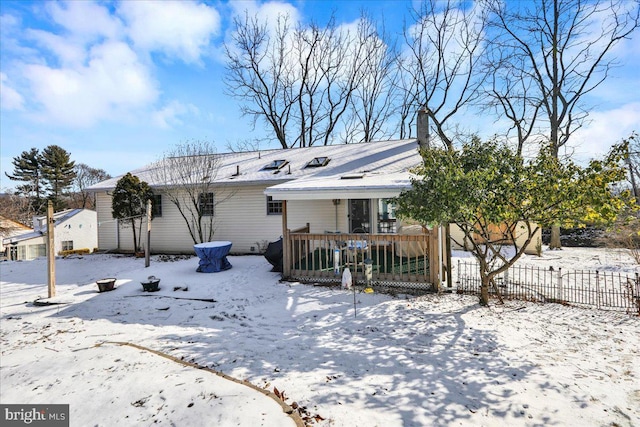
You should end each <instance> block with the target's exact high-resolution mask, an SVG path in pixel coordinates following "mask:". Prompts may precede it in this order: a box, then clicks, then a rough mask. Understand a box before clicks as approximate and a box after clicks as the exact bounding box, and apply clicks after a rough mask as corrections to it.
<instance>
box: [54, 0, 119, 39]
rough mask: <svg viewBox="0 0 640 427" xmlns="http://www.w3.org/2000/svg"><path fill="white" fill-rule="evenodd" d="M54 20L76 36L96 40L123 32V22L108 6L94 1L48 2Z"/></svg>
mask: <svg viewBox="0 0 640 427" xmlns="http://www.w3.org/2000/svg"><path fill="white" fill-rule="evenodd" d="M47 6H48V10H49V12H50V13H51V16H52V18H53V19H54V21H55V22H56V23H58V24H60V25H62V26H63V27H64V28H66V29H67V30H68V32H69V34H71V35H73V36H74V37H81V38H83V39H85V40H95V39H100V38H103V37H107V38H112V39H113V38H117V37H118V35H119V34H121V33H122V23H121V22H120V20H119V19H118V18H117V17H115V16H113V15H111V13H110V12H109V10H108V9H107V8H106V7H103V6H101V5H100V4H98V3H96V2H92V1H67V2H50V3H47Z"/></svg>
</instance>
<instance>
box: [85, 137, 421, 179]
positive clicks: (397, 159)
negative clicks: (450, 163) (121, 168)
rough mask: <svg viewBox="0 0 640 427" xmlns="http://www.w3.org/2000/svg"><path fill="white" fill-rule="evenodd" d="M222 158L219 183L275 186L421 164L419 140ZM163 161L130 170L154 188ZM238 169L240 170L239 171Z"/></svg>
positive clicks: (401, 169)
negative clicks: (275, 165)
mask: <svg viewBox="0 0 640 427" xmlns="http://www.w3.org/2000/svg"><path fill="white" fill-rule="evenodd" d="M214 156H215V158H216V159H217V160H218V161H219V166H218V170H217V176H216V179H215V182H216V183H218V184H251V183H258V182H261V183H262V182H265V181H271V182H272V183H273V184H274V185H275V184H279V183H283V182H287V181H293V180H297V179H300V178H305V177H310V176H314V177H328V176H336V175H345V174H352V173H365V174H371V175H369V176H371V177H373V176H378V177H380V178H381V177H382V176H383V174H388V173H397V172H406V171H408V170H409V169H410V168H411V167H413V166H416V165H418V164H419V163H420V160H421V159H420V154H419V152H418V143H417V140H416V139H405V140H393V141H378V142H365V143H360V144H340V145H325V146H318V147H316V146H314V147H306V148H289V149H274V150H266V151H250V152H239V153H223V154H216V155H214ZM321 157H327V158H328V159H329V161H328V162H327V163H326V165H325V166H320V167H307V165H308V164H309V162H311V161H313V159H315V158H321ZM277 160H285V161H286V162H287V163H286V164H284V166H282V167H281V168H279V169H275V170H274V169H265V166H268V165H270V164H272V163H273V162H274V161H277ZM159 165H160V162H156V163H152V164H150V165H147V166H145V167H143V168H140V169H136V170H133V171H131V174H132V175H135V176H137V177H138V178H140V180H142V181H146V182H147V183H148V184H149V185H150V186H152V187H162V186H165V185H167V184H168V183H166V182H158V181H157V178H156V177H155V176H154V175H155V174H154V173H153V171H154V169H155V168H157V167H159ZM238 172H239V173H238ZM121 177H122V175H121V176H118V177H115V178H111V179H109V180H106V181H103V182H100V183H98V184H95V185H93V186H91V187H90V188H89V190H90V191H105V190H111V189H113V188H115V186H116V183H117V182H118V180H119V179H120V178H121Z"/></svg>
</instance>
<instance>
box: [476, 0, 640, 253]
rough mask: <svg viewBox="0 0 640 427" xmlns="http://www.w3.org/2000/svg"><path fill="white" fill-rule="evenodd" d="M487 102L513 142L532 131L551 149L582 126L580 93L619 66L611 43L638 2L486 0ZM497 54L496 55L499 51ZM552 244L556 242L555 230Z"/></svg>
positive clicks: (633, 20)
mask: <svg viewBox="0 0 640 427" xmlns="http://www.w3.org/2000/svg"><path fill="white" fill-rule="evenodd" d="M487 5H488V9H489V10H490V12H491V19H490V25H489V31H490V32H491V35H492V47H493V49H492V51H493V55H492V57H491V61H490V63H489V64H490V68H491V74H492V78H491V83H492V84H491V87H490V90H489V91H488V93H489V94H490V95H491V98H492V103H493V105H494V106H498V110H499V111H500V112H504V116H505V117H506V118H507V119H509V120H510V121H511V123H512V129H515V130H516V131H517V139H518V146H519V147H520V149H522V147H523V145H524V144H525V143H526V142H527V141H528V140H530V139H531V137H533V136H542V137H543V138H538V140H537V141H536V142H543V143H548V144H549V145H550V146H551V150H552V154H553V155H554V156H556V157H558V154H559V150H560V148H561V147H563V146H565V145H566V144H567V142H568V141H569V139H570V137H571V135H572V134H573V133H574V132H575V131H576V130H577V129H579V128H580V127H582V126H583V125H584V123H585V120H586V119H587V116H588V113H589V105H588V104H587V102H586V100H585V96H586V95H587V94H589V93H590V92H592V91H593V90H594V89H596V88H597V87H598V86H600V85H601V84H602V83H603V82H604V81H605V80H606V79H607V77H608V76H609V74H610V72H611V70H612V69H613V67H614V66H615V65H616V60H615V57H614V56H613V52H612V51H613V48H614V47H615V46H616V45H617V44H618V43H619V42H620V41H622V40H624V39H627V38H629V37H630V36H631V34H632V33H633V31H634V30H635V29H636V28H637V27H638V24H639V18H640V7H639V5H638V2H629V1H625V0H605V1H585V0H537V1H535V2H523V3H518V4H517V6H516V5H514V4H507V3H506V2H501V1H498V0H489V1H488V2H487ZM496 52H499V53H496ZM550 247H552V248H559V247H560V234H559V228H558V227H554V228H553V229H552V237H551V243H550Z"/></svg>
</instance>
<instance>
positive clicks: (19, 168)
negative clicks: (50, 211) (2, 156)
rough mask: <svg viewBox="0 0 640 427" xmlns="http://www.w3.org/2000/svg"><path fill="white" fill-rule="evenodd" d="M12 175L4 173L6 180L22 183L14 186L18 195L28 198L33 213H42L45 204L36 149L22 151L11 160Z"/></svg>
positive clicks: (38, 156)
mask: <svg viewBox="0 0 640 427" xmlns="http://www.w3.org/2000/svg"><path fill="white" fill-rule="evenodd" d="M12 163H13V175H9V174H8V173H6V172H5V175H6V176H7V178H9V179H10V180H12V181H22V182H24V184H22V185H18V186H16V191H17V193H18V194H24V195H25V196H27V197H28V198H29V202H30V203H29V204H30V205H31V209H30V210H32V211H33V212H34V213H43V212H44V210H45V209H44V207H45V203H44V200H43V194H42V193H43V188H42V171H41V166H40V153H39V152H38V149H37V148H32V149H31V150H30V151H23V152H22V154H20V156H17V157H14V158H13V161H12Z"/></svg>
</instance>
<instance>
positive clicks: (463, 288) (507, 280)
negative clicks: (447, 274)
mask: <svg viewBox="0 0 640 427" xmlns="http://www.w3.org/2000/svg"><path fill="white" fill-rule="evenodd" d="M457 276H458V277H457V280H456V285H457V289H456V290H457V292H458V293H470V294H479V293H480V275H479V272H478V265H477V264H476V263H473V262H463V261H458V269H457ZM495 284H496V287H497V288H498V290H499V291H500V294H501V295H502V297H503V298H507V299H521V300H527V301H539V302H555V303H560V304H570V305H578V306H584V307H595V308H597V309H602V310H616V311H624V312H626V313H629V314H637V315H640V277H639V274H638V273H632V274H625V273H618V272H610V271H597V270H596V271H593V270H576V271H565V270H562V269H561V268H558V269H554V268H548V269H546V268H540V267H530V266H513V267H511V268H509V269H508V270H507V271H505V272H504V273H502V274H500V275H498V276H496V278H495ZM489 292H490V293H491V294H494V295H495V294H496V291H495V289H494V288H493V287H491V289H490V290H489Z"/></svg>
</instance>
